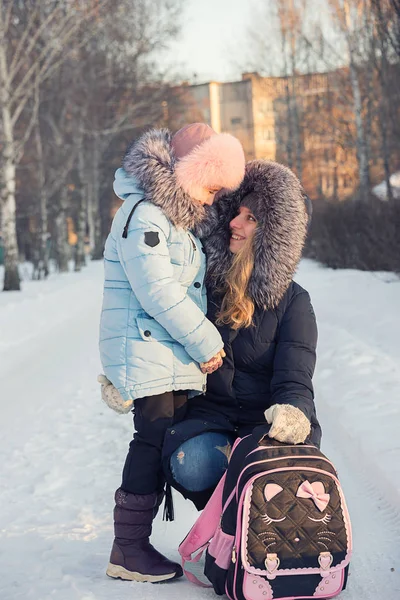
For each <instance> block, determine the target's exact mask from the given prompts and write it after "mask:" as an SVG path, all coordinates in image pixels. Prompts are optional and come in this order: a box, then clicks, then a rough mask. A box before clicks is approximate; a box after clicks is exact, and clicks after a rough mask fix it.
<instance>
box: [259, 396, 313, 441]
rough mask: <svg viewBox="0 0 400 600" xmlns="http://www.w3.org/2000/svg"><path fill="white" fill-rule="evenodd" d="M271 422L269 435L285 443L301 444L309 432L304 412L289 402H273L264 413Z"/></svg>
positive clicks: (309, 426) (308, 422)
mask: <svg viewBox="0 0 400 600" xmlns="http://www.w3.org/2000/svg"><path fill="white" fill-rule="evenodd" d="M264 415H265V418H266V420H267V422H268V423H272V425H271V429H270V430H269V432H268V435H269V437H271V438H274V439H275V440H278V442H285V443H286V444H302V443H303V442H304V441H305V439H306V438H307V436H308V435H310V432H311V423H310V421H309V420H308V419H307V417H306V416H305V414H304V413H303V412H302V411H301V410H300V409H299V408H296V407H295V406H292V405H291V404H274V405H273V406H271V407H270V408H268V410H266V411H265V413H264Z"/></svg>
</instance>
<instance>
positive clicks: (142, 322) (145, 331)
mask: <svg viewBox="0 0 400 600" xmlns="http://www.w3.org/2000/svg"><path fill="white" fill-rule="evenodd" d="M136 324H137V327H138V330H139V335H140V337H141V338H142V340H144V341H145V342H173V341H174V340H173V338H172V337H171V336H170V334H169V333H168V331H167V330H166V329H164V327H163V326H162V325H160V323H158V321H156V320H155V319H152V318H151V317H146V316H138V317H136Z"/></svg>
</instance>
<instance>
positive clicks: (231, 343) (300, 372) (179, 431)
mask: <svg viewBox="0 0 400 600" xmlns="http://www.w3.org/2000/svg"><path fill="white" fill-rule="evenodd" d="M308 213H309V205H308V203H307V199H306V197H305V195H304V192H303V190H302V187H301V185H300V182H299V181H298V179H297V178H296V176H295V175H294V174H293V173H292V172H291V171H290V170H289V169H287V168H286V167H284V166H282V165H280V164H278V163H274V162H270V161H262V160H256V161H252V162H250V163H248V165H247V167H246V175H245V178H244V181H243V183H242V185H241V187H240V188H239V190H238V191H237V192H235V193H233V194H231V195H230V196H227V197H225V198H222V199H220V201H219V202H218V203H217V205H216V206H215V209H214V207H213V218H212V219H211V223H209V232H210V231H211V234H209V235H208V236H206V237H205V238H204V239H203V242H204V245H205V247H206V251H207V257H208V275H207V282H208V283H207V288H208V299H209V309H208V317H209V318H210V319H211V320H212V321H213V322H214V323H215V324H216V325H217V326H218V328H219V330H220V333H221V335H222V338H223V341H224V349H225V352H226V358H225V359H224V363H223V366H222V367H221V368H220V369H219V370H218V371H216V372H214V373H212V374H211V375H209V377H208V381H207V392H206V393H205V395H202V396H197V397H195V398H193V399H192V400H191V401H190V403H189V409H188V414H187V417H186V419H185V420H184V421H183V422H182V423H180V424H178V425H177V426H175V427H173V428H170V429H169V430H168V432H167V434H166V438H165V441H164V451H163V456H164V461H163V464H164V470H165V474H166V477H167V480H168V481H169V483H170V484H171V485H173V486H174V487H175V488H176V489H178V490H179V491H180V492H181V493H182V494H183V495H184V496H185V497H186V498H190V499H191V500H192V501H193V502H194V503H195V505H196V506H197V508H199V509H201V508H203V507H204V505H205V503H206V502H207V500H208V498H209V497H210V495H211V493H212V491H213V490H214V488H215V485H216V483H217V482H218V480H219V478H220V477H221V475H222V473H223V472H224V470H225V469H226V466H227V460H228V459H227V457H228V455H229V451H230V446H231V444H232V442H233V441H234V440H235V438H236V437H238V436H243V435H247V434H248V433H251V432H252V430H253V429H254V428H255V427H257V426H260V425H263V427H262V431H263V432H266V431H268V429H269V435H270V437H273V438H275V439H277V440H279V441H282V442H288V443H292V444H296V443H301V442H304V441H305V440H306V439H307V440H308V441H311V442H312V443H315V444H316V445H319V443H320V440H321V428H320V426H319V423H318V421H317V417H316V410H315V405H314V393H313V385H312V376H313V373H314V367H315V359H316V343H317V327H316V320H315V315H314V311H313V308H312V305H311V301H310V297H309V294H308V293H307V291H306V290H304V289H303V288H302V287H300V285H298V284H297V283H295V282H294V281H293V276H294V273H295V270H296V268H297V265H298V262H299V260H300V257H301V253H302V249H303V246H304V242H305V238H306V234H307V226H308V220H309V216H310V215H309V214H308ZM200 233H201V232H200ZM203 237H204V231H203ZM266 421H267V422H268V423H269V424H270V425H271V427H270V428H269V426H268V425H267V423H266Z"/></svg>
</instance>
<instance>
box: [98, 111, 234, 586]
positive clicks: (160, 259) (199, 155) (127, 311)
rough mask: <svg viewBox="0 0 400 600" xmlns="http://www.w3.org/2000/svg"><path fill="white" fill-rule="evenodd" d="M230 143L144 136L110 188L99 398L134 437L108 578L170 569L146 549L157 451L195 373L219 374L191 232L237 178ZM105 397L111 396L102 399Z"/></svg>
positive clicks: (159, 484) (215, 337)
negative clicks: (111, 404) (122, 414)
mask: <svg viewBox="0 0 400 600" xmlns="http://www.w3.org/2000/svg"><path fill="white" fill-rule="evenodd" d="M244 167H245V162H244V154H243V149H242V146H241V144H240V142H239V141H238V140H237V139H236V138H234V137H233V136H231V135H229V134H217V133H216V132H215V131H213V130H212V129H211V127H209V126H208V125H205V124H204V123H193V124H191V125H188V126H186V127H184V128H182V129H180V130H179V131H178V132H177V133H176V134H175V135H174V136H171V135H170V133H169V132H168V131H167V130H151V131H149V132H147V133H145V134H144V135H143V136H142V137H141V138H139V140H136V141H135V142H134V143H133V144H132V145H131V146H130V147H129V149H128V151H127V153H126V155H125V158H124V161H123V169H118V171H117V173H116V178H115V182H114V190H115V192H116V194H117V195H118V196H119V197H120V198H121V199H123V200H124V203H123V205H122V206H121V207H120V209H119V210H118V211H117V213H116V215H115V217H114V220H113V223H112V227H111V232H110V235H109V236H108V238H107V242H106V246H105V252H104V259H105V282H104V299H103V310H102V315H101V326H100V354H101V360H102V365H103V368H104V373H105V376H106V378H105V379H102V381H103V382H105V383H106V384H107V381H108V380H109V381H110V382H111V383H112V384H113V386H115V387H114V388H112V386H110V385H103V393H104V396H105V398H106V399H107V396H108V391H109V389H111V388H112V389H114V390H115V392H117V394H118V395H119V396H120V398H121V400H122V402H121V404H122V405H123V408H124V409H125V408H126V406H127V408H128V410H129V409H130V408H131V407H132V404H133V405H134V425H135V434H134V438H133V440H132V442H131V443H130V447H129V452H128V455H127V457H126V461H125V466H124V469H123V474H122V484H121V487H120V488H119V489H118V490H117V491H116V493H115V504H116V506H115V510H114V526H115V539H114V544H113V547H112V551H111V557H110V563H109V565H108V568H107V574H108V575H109V576H110V577H114V578H122V579H130V580H136V581H150V582H160V581H165V580H169V579H173V578H176V577H179V576H181V575H182V569H181V567H180V565H178V564H176V563H174V562H172V561H170V560H168V559H167V558H166V557H165V556H163V555H162V554H160V553H159V552H158V551H157V550H156V549H155V548H154V547H153V546H152V545H151V544H150V541H149V537H150V533H151V527H152V521H153V519H154V517H155V514H156V512H157V510H158V507H159V505H160V503H161V501H162V498H163V488H164V483H165V481H164V477H163V473H162V465H161V448H162V445H163V440H164V436H165V432H166V430H167V429H168V427H170V426H171V425H173V424H175V423H177V422H179V421H181V420H182V419H183V418H184V416H185V413H186V405H187V399H188V397H190V395H194V394H201V393H202V391H203V390H204V388H205V375H204V373H205V372H208V373H211V372H212V371H213V370H214V369H215V368H218V367H219V366H220V365H221V364H222V357H223V356H224V352H223V342H222V339H221V336H220V334H219V332H218V330H217V329H216V327H215V326H214V325H213V324H212V323H211V322H210V321H209V320H208V319H207V318H206V317H205V312H206V291H205V287H204V285H203V279H204V274H205V256H204V253H203V252H202V247H201V244H200V241H199V240H198V239H197V238H196V236H195V235H194V234H193V232H192V229H193V228H194V227H195V226H199V225H200V223H201V221H202V220H203V218H204V216H205V208H204V207H205V206H209V205H211V204H212V203H213V201H214V197H215V195H216V193H217V192H218V191H219V190H220V189H221V188H225V189H229V190H234V189H236V188H237V187H238V186H239V184H240V183H241V181H242V179H243V175H244ZM113 396H115V393H113V394H111V401H112V400H113Z"/></svg>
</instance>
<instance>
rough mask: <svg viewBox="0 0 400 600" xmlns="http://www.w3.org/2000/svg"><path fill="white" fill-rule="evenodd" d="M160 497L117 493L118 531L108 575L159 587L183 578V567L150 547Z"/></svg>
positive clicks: (115, 522) (115, 520) (116, 528)
mask: <svg viewBox="0 0 400 600" xmlns="http://www.w3.org/2000/svg"><path fill="white" fill-rule="evenodd" d="M159 502H160V495H159V494H157V493H154V494H146V495H142V494H130V493H128V492H124V491H123V490H121V489H118V490H117V491H116V492H115V508H114V531H115V539H114V544H113V547H112V550H111V556H110V562H109V564H108V567H107V571H106V573H107V575H109V576H110V577H114V578H116V579H118V578H120V579H128V580H130V581H150V582H151V583H158V582H161V581H168V580H171V579H177V578H178V577H182V575H183V572H182V567H181V566H180V565H179V564H178V563H174V562H172V561H170V560H168V559H167V558H166V557H165V556H163V555H162V554H161V553H160V552H158V551H157V550H156V549H155V548H153V546H152V545H151V544H150V541H149V538H150V534H151V526H152V522H153V519H154V516H155V512H156V509H157V508H158V506H157V505H159Z"/></svg>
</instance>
